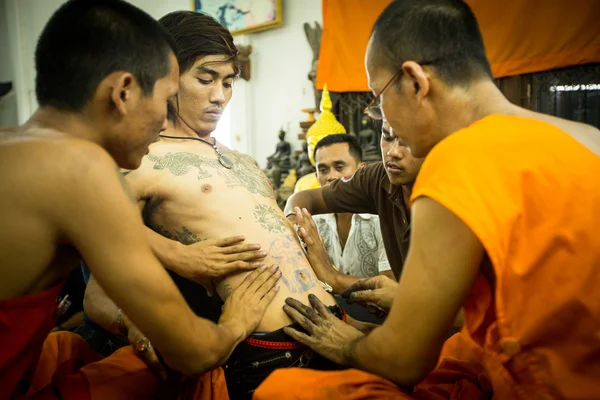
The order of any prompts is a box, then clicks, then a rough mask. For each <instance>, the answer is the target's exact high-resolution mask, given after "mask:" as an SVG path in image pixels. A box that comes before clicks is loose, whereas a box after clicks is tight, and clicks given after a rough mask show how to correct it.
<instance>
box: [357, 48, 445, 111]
mask: <svg viewBox="0 0 600 400" xmlns="http://www.w3.org/2000/svg"><path fill="white" fill-rule="evenodd" d="M438 61H439V59H436V60H433V61H423V62H420V63H417V64H419V65H420V66H425V65H431V64H434V63H436V62H438ZM402 72H403V70H402V68H398V71H396V73H395V74H394V76H392V78H391V79H390V80H389V82H388V83H386V84H385V86H384V87H383V89H381V91H380V92H379V93H378V94H377V95H376V96H375V97H373V99H372V100H371V102H370V103H369V104H368V105H367V106H366V107H365V110H364V113H365V114H366V115H367V116H368V117H369V118H371V119H373V120H375V121H381V120H382V119H383V110H381V104H379V105H378V106H374V105H373V104H375V103H376V102H377V101H378V100H379V98H380V97H381V95H382V94H383V92H385V91H386V89H387V88H388V87H390V86H391V85H392V82H394V81H395V80H396V79H398V78H399V77H400V75H402ZM372 108H379V109H380V110H381V111H380V112H381V118H375V117H373V115H372V114H371V112H370V110H371V109H372Z"/></svg>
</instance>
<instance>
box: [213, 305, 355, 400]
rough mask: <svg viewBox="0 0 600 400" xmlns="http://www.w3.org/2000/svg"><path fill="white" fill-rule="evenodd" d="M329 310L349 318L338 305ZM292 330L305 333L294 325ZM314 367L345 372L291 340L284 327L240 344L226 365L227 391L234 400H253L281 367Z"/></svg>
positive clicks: (256, 335)
mask: <svg viewBox="0 0 600 400" xmlns="http://www.w3.org/2000/svg"><path fill="white" fill-rule="evenodd" d="M329 310H330V311H331V312H333V313H334V314H335V315H336V316H337V317H338V318H340V319H345V314H344V311H343V310H342V309H341V308H340V307H338V306H330V307H329ZM292 327H294V328H296V329H298V330H302V328H301V327H300V326H299V325H297V324H293V325H292ZM290 367H299V368H311V369H317V370H322V371H330V370H338V369H342V367H341V366H340V365H337V364H335V363H333V362H331V361H329V360H328V359H326V358H324V357H322V356H320V355H318V354H317V353H315V352H313V351H312V350H311V349H309V348H308V347H305V346H303V345H301V344H300V343H298V342H295V341H291V339H290V337H289V336H287V335H286V334H285V333H283V328H282V329H278V330H276V331H273V332H269V333H265V334H260V333H259V334H256V333H255V334H253V335H251V336H250V337H249V338H248V339H246V340H245V341H244V342H242V343H240V344H239V345H238V346H237V347H236V349H235V350H234V351H233V353H232V354H231V357H229V360H228V361H227V363H226V364H225V365H224V369H225V379H226V380H227V390H228V391H229V397H230V398H231V399H232V400H237V399H251V398H252V393H254V390H255V389H256V388H257V387H258V385H260V384H261V383H262V382H263V381H264V380H265V379H266V378H267V376H269V374H270V373H271V372H273V371H274V370H276V369H278V368H290Z"/></svg>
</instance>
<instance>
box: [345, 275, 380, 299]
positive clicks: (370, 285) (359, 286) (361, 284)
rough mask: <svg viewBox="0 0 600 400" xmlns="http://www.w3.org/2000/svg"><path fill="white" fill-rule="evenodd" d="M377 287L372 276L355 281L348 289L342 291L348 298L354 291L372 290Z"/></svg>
mask: <svg viewBox="0 0 600 400" xmlns="http://www.w3.org/2000/svg"><path fill="white" fill-rule="evenodd" d="M372 289H376V286H375V284H374V282H373V280H372V279H371V278H369V279H363V280H360V281H358V282H355V283H353V284H352V285H350V286H349V287H348V289H346V290H344V292H343V293H342V297H343V298H345V299H347V298H349V297H350V295H351V294H352V293H354V292H358V291H362V290H372Z"/></svg>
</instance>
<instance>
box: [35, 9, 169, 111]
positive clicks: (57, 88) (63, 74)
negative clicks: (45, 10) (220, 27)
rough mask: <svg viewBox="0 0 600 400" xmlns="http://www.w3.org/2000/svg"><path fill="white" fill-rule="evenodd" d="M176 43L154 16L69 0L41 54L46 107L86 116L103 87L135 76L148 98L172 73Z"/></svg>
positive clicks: (43, 39)
mask: <svg viewBox="0 0 600 400" xmlns="http://www.w3.org/2000/svg"><path fill="white" fill-rule="evenodd" d="M172 52H173V53H176V45H175V42H174V41H173V39H172V37H171V36H170V35H169V34H168V33H167V32H166V31H165V30H164V28H162V27H161V26H160V24H159V23H158V22H157V21H156V20H154V19H153V18H152V17H151V16H149V15H148V14H146V13H145V12H143V11H142V10H140V9H138V8H137V7H134V6H133V5H131V4H129V3H127V2H125V1H121V0H69V1H68V2H67V3H65V4H63V5H62V6H61V7H60V8H59V9H58V10H57V11H56V12H55V13H54V15H52V17H51V18H50V20H49V21H48V23H47V24H46V26H45V27H44V30H43V31H42V34H41V36H40V38H39V40H38V43H37V48H36V51H35V66H36V72H37V75H36V87H35V92H36V96H37V100H38V103H39V104H40V106H53V107H57V108H61V109H67V110H71V111H80V110H81V109H83V108H84V107H85V105H86V104H87V102H88V101H89V100H90V99H91V98H92V96H93V95H94V92H95V91H96V88H97V87H98V84H100V82H101V81H102V80H103V79H104V78H106V77H107V76H108V75H109V74H111V73H113V72H115V71H127V72H130V73H131V74H132V75H133V76H134V77H135V79H136V80H137V82H138V83H139V85H140V88H141V90H142V92H143V93H144V95H150V94H152V92H153V91H154V85H155V83H156V81H157V80H158V79H160V78H163V77H165V76H167V75H168V74H169V72H170V69H171V64H170V59H169V55H170V54H171V53H172Z"/></svg>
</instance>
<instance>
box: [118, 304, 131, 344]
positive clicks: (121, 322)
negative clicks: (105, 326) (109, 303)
mask: <svg viewBox="0 0 600 400" xmlns="http://www.w3.org/2000/svg"><path fill="white" fill-rule="evenodd" d="M125 319H128V318H127V317H126V316H125V314H124V313H123V310H121V309H120V308H119V309H118V310H117V314H116V316H115V326H116V327H117V333H118V334H119V335H123V336H125V337H127V332H129V328H128V327H127V325H126V322H125Z"/></svg>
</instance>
